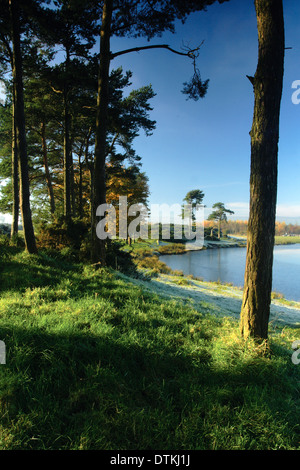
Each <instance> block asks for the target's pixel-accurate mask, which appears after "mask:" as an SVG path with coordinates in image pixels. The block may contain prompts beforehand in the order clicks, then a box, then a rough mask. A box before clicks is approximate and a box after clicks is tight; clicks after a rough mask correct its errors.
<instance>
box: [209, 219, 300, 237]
mask: <svg viewBox="0 0 300 470" xmlns="http://www.w3.org/2000/svg"><path fill="white" fill-rule="evenodd" d="M204 226H205V227H206V228H208V227H211V226H213V222H211V221H208V220H206V221H205V222H204ZM247 226H248V221H247V220H228V222H227V223H226V224H224V227H223V235H228V234H233V235H246V234H247ZM275 234H276V235H286V234H287V235H300V225H297V224H287V223H286V222H276V228H275Z"/></svg>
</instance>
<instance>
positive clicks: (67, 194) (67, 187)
mask: <svg viewBox="0 0 300 470" xmlns="http://www.w3.org/2000/svg"><path fill="white" fill-rule="evenodd" d="M64 216H65V218H66V221H67V222H68V221H70V219H71V149H70V114H69V103H68V90H67V85H65V87H64Z"/></svg>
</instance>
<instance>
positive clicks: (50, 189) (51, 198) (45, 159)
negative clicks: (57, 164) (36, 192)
mask: <svg viewBox="0 0 300 470" xmlns="http://www.w3.org/2000/svg"><path fill="white" fill-rule="evenodd" d="M41 136H42V149H43V162H44V170H45V176H46V182H47V188H48V195H49V201H50V211H51V214H52V215H53V214H54V212H55V200H54V193H53V186H52V180H51V175H50V170H49V165H48V152H47V144H46V125H45V123H44V122H42V123H41Z"/></svg>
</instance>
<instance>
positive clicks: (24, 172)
mask: <svg viewBox="0 0 300 470" xmlns="http://www.w3.org/2000/svg"><path fill="white" fill-rule="evenodd" d="M9 9H10V18H11V32H12V44H13V70H12V73H13V86H14V96H15V131H16V144H17V152H18V156H19V172H20V196H21V197H20V207H21V213H22V220H23V230H24V238H25V246H26V249H27V251H28V252H29V253H36V252H37V247H36V241H35V236H34V230H33V224H32V218H31V209H30V191H29V175H28V157H27V143H26V132H25V114H24V98H23V76H22V56H21V47H20V28H19V21H20V20H19V18H20V17H19V11H18V3H17V2H16V1H15V0H9Z"/></svg>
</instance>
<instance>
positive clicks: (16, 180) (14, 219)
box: [10, 90, 20, 238]
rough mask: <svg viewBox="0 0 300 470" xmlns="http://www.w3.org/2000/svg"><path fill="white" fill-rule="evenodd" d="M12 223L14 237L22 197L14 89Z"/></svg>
mask: <svg viewBox="0 0 300 470" xmlns="http://www.w3.org/2000/svg"><path fill="white" fill-rule="evenodd" d="M11 166H12V200H13V209H12V223H11V232H10V236H11V238H13V237H14V236H15V235H17V234H18V231H19V211H20V197H19V159H18V151H17V142H16V126H15V97H14V90H13V100H12V165H11Z"/></svg>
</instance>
